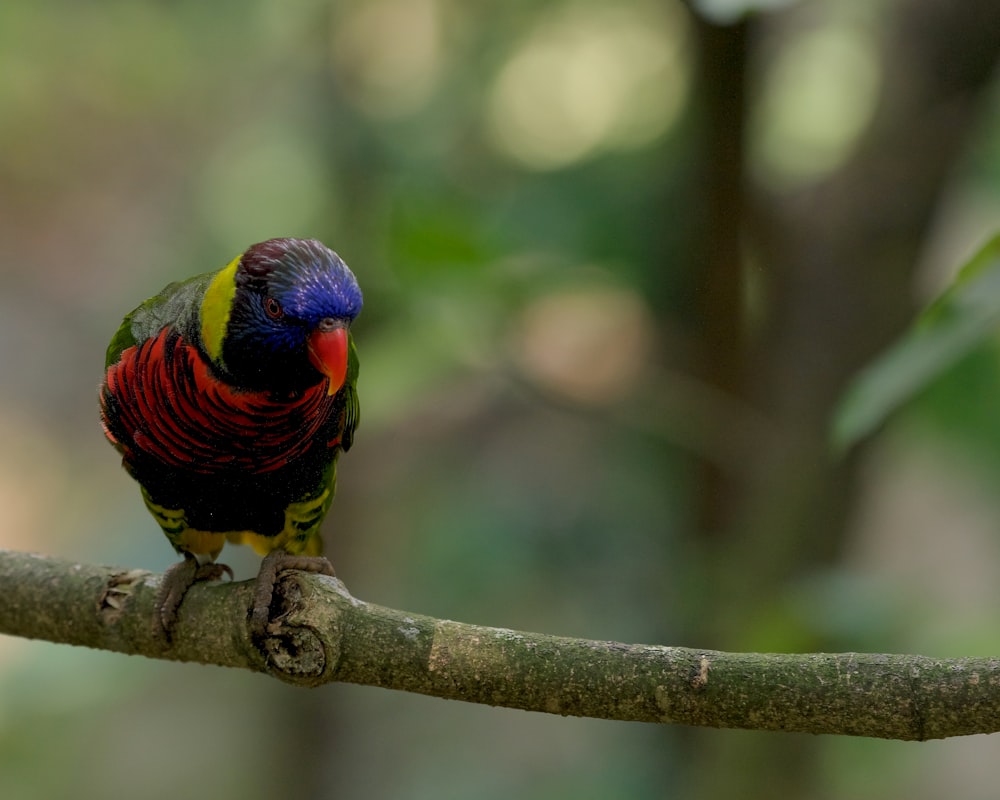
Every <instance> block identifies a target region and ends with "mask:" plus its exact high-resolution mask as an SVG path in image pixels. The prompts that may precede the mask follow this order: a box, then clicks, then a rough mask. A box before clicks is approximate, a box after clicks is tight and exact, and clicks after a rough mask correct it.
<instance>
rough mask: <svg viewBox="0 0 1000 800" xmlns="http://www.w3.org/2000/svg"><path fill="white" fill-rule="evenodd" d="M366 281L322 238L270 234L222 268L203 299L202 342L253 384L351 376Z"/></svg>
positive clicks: (242, 382)
mask: <svg viewBox="0 0 1000 800" xmlns="http://www.w3.org/2000/svg"><path fill="white" fill-rule="evenodd" d="M361 304H362V300H361V289H360V288H358V282H357V280H356V279H355V277H354V274H353V273H352V272H351V270H350V269H349V268H348V266H347V264H345V263H344V262H343V260H341V258H340V256H338V255H337V254H336V253H334V252H333V251H332V250H330V249H329V248H328V247H326V246H325V245H323V244H321V243H320V242H318V241H316V240H315V239H269V240H268V241H266V242H261V243H259V244H255V245H253V246H252V247H250V248H249V249H248V250H247V251H246V252H245V253H243V254H242V255H241V256H239V257H237V258H236V259H234V260H233V262H232V263H231V264H229V266H227V267H226V268H225V269H223V270H221V271H220V272H219V273H218V274H217V275H216V276H215V278H214V279H213V280H212V282H211V283H210V284H209V287H208V290H207V291H206V292H205V298H204V300H203V301H202V306H201V334H202V342H203V344H204V346H205V350H206V352H207V353H208V355H209V357H210V358H211V359H212V361H213V363H214V364H215V365H216V367H217V368H218V369H219V370H220V371H221V372H222V373H223V374H225V375H227V376H228V377H229V378H230V379H231V380H232V381H233V383H235V384H236V385H239V386H242V387H244V388H248V389H257V390H267V391H294V390H299V389H304V388H307V387H309V386H314V385H316V384H317V383H319V382H320V381H321V380H323V379H324V377H325V378H326V379H328V380H329V392H330V394H333V393H335V392H336V391H338V390H339V389H340V388H341V386H343V384H344V381H345V380H346V377H347V367H348V354H349V349H350V342H349V328H350V325H351V322H352V321H353V320H354V318H355V317H356V316H357V315H358V313H359V312H360V311H361Z"/></svg>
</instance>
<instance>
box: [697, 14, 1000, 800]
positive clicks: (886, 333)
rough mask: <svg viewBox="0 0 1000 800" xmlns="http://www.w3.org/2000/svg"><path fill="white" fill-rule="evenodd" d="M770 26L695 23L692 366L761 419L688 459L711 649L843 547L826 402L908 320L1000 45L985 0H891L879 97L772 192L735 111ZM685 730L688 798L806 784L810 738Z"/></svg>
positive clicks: (846, 465)
mask: <svg viewBox="0 0 1000 800" xmlns="http://www.w3.org/2000/svg"><path fill="white" fill-rule="evenodd" d="M787 13H791V14H794V13H795V10H794V9H792V10H791V11H789V12H787ZM774 22H780V19H779V18H778V17H762V18H760V19H758V20H756V21H755V22H754V23H752V24H751V25H750V26H749V27H748V25H747V23H741V24H739V25H736V26H734V27H731V28H718V27H713V26H711V25H709V24H707V23H701V24H699V25H698V27H697V33H698V37H699V45H700V58H701V70H702V74H701V80H700V82H699V86H698V92H699V95H698V96H699V100H700V102H701V104H702V107H703V110H704V123H705V125H706V128H705V130H706V132H705V134H703V135H704V137H705V139H706V140H707V143H706V144H705V145H704V148H703V152H702V158H704V159H705V164H704V166H703V169H702V170H701V174H702V176H703V179H704V180H707V181H710V182H711V184H710V185H709V186H706V187H703V189H702V191H703V192H704V193H705V198H706V199H705V207H704V209H703V211H702V213H703V217H704V220H705V224H704V225H703V227H702V230H701V234H702V236H703V237H704V241H703V242H702V246H701V247H700V252H699V253H697V254H696V255H697V256H698V257H699V259H700V263H699V261H696V262H695V263H694V265H693V268H694V269H695V270H696V271H697V272H696V280H697V281H699V282H701V281H702V276H704V281H705V282H706V286H707V287H708V288H707V289H706V291H705V292H704V293H703V294H702V295H701V298H702V301H703V302H702V303H701V305H700V306H699V308H698V313H699V314H700V317H701V322H700V335H701V341H702V347H701V350H700V355H701V357H702V358H703V360H704V363H703V364H702V367H701V369H700V370H699V372H700V375H701V376H702V377H703V378H704V379H706V380H707V381H709V382H710V383H712V384H713V385H715V386H717V387H718V388H721V389H723V390H725V391H727V392H730V393H732V394H734V395H736V396H737V397H738V398H739V399H741V400H743V401H745V402H747V403H748V404H751V405H753V406H755V407H756V408H758V409H760V410H761V411H762V412H764V413H765V414H766V415H767V416H768V417H769V418H770V419H771V420H772V421H773V422H774V423H775V424H774V425H773V435H772V436H769V437H768V438H767V439H766V440H763V441H761V442H760V448H759V451H758V452H755V453H754V454H753V458H752V462H753V463H751V464H748V465H747V466H748V469H746V470H744V471H742V472H741V473H740V474H738V475H736V474H733V473H726V474H723V473H721V472H719V471H718V469H717V468H716V467H714V466H706V467H705V468H704V469H703V472H702V475H703V484H702V497H703V505H702V509H703V511H702V519H701V521H702V537H703V546H704V563H705V564H706V569H705V573H704V574H705V586H704V593H703V598H702V599H703V602H702V603H701V604H700V605H699V607H698V610H697V613H696V614H693V615H692V617H693V618H692V621H691V628H692V630H693V631H694V634H695V635H696V637H697V641H698V642H699V643H702V644H704V645H705V646H709V647H711V646H714V645H720V644H721V643H722V642H725V646H727V647H729V648H733V649H767V647H768V642H767V641H764V640H762V639H761V638H760V637H757V638H755V639H754V638H752V637H749V636H748V632H749V631H754V630H755V626H754V620H756V619H759V618H760V616H761V614H763V613H766V610H767V609H773V607H774V604H775V601H776V599H777V598H779V597H780V595H781V593H782V592H783V591H784V590H785V589H786V587H787V583H788V581H789V579H791V578H792V577H794V576H797V575H798V576H802V575H808V574H809V572H810V571H812V570H814V569H822V568H823V566H824V565H825V564H829V563H831V562H832V561H833V560H835V559H836V558H837V556H838V555H839V553H840V550H841V548H842V545H843V543H844V540H845V533H846V531H845V523H846V520H847V518H848V513H849V511H850V509H851V503H852V500H853V497H852V488H853V485H854V473H855V467H856V465H857V458H853V459H848V460H846V461H841V462H836V461H834V460H833V459H832V458H831V456H830V453H829V448H828V425H829V420H830V415H831V413H832V410H833V407H834V405H835V403H836V402H837V399H838V398H839V397H840V395H841V393H842V391H843V389H844V388H845V385H846V384H847V382H848V381H849V380H850V378H851V377H852V376H853V375H855V374H856V373H857V371H858V370H859V369H860V368H861V367H862V366H863V365H864V364H865V363H867V362H868V361H869V360H870V359H871V358H872V357H873V356H874V355H875V354H876V353H878V352H879V351H880V350H881V349H883V348H884V347H885V346H886V345H887V344H888V343H889V342H890V341H891V340H892V339H893V337H895V336H896V335H897V334H898V333H899V332H900V331H901V330H902V329H903V327H904V326H905V325H906V324H907V323H908V321H909V320H910V319H912V316H913V313H914V311H915V308H914V306H913V271H914V268H915V265H916V263H917V261H918V257H919V254H920V252H921V248H922V246H923V245H924V243H925V237H926V233H927V231H928V227H929V223H930V222H931V220H932V218H933V215H934V212H935V210H936V206H937V203H938V200H939V198H940V197H941V195H942V191H943V189H944V188H945V186H946V183H947V181H948V178H949V176H950V174H951V173H952V171H953V169H954V167H955V165H956V163H957V161H958V160H959V159H960V158H961V156H962V154H963V152H964V149H965V147H966V145H967V143H968V140H969V138H970V135H971V134H973V133H974V131H975V122H976V117H977V114H978V113H979V112H980V111H981V108H982V105H983V102H982V97H981V95H980V92H979V90H981V89H982V88H983V87H984V86H985V85H986V84H987V82H988V80H989V78H990V77H991V75H992V72H993V69H994V66H995V63H996V61H997V57H998V54H1000V3H996V2H995V1H994V0H973V1H971V2H963V3H947V2H940V1H939V0H899V2H895V3H893V4H892V6H891V8H890V13H889V18H888V20H887V24H886V31H887V35H886V37H885V43H884V48H883V53H882V68H883V89H882V95H881V98H880V109H879V112H878V114H877V117H876V119H875V120H874V122H873V124H872V126H871V129H870V131H869V132H868V134H867V136H866V137H865V139H864V140H863V141H862V143H861V145H860V147H859V148H858V150H857V153H856V155H855V156H854V157H853V158H852V159H851V161H850V162H849V163H848V164H846V165H845V166H844V167H843V168H842V169H841V170H839V171H838V172H837V173H836V174H834V175H833V176H832V177H830V178H829V179H827V180H825V181H824V182H823V183H822V184H821V185H819V186H816V187H814V188H813V189H811V190H810V191H808V192H806V193H803V194H801V195H798V196H795V197H772V196H768V195H767V194H766V193H765V192H764V191H762V190H760V189H759V188H757V189H756V190H755V189H754V187H748V186H747V184H746V181H745V178H744V174H743V170H742V158H741V156H740V152H741V151H742V145H743V141H742V130H743V125H742V124H741V122H740V120H739V118H738V117H737V111H738V110H741V109H742V107H743V89H742V86H743V80H744V75H745V64H746V52H747V47H746V43H747V40H748V37H749V42H750V45H751V47H752V45H753V41H754V33H756V32H757V30H756V26H760V25H768V24H773V23H774ZM745 197H749V200H748V201H747V203H746V204H744V202H743V198H745ZM741 235H742V236H743V238H742V239H741ZM744 245H748V246H749V247H750V248H752V249H753V251H754V253H755V256H756V260H757V262H759V264H760V268H761V270H762V271H763V282H764V286H765V291H766V294H765V298H764V303H765V314H764V328H763V330H762V331H761V332H760V335H759V338H757V339H756V341H755V342H754V344H753V346H752V349H748V348H747V347H746V345H745V341H744V336H745V332H746V326H745V320H744V319H743V317H742V314H741V309H742V307H743V306H742V302H743V294H742V291H743V290H742V279H741V276H742V270H743V266H742V259H741V250H742V246H744ZM723 282H725V284H726V285H719V284H720V283H723ZM706 626H707V627H706ZM758 629H759V627H758ZM816 644H817V646H818V647H820V648H821V647H822V642H817V643H816ZM691 743H692V744H693V745H694V749H695V751H696V752H695V753H694V754H693V755H694V758H693V759H692V762H691V764H690V772H689V779H690V792H689V793H688V796H691V797H710V796H737V794H738V795H739V796H742V797H756V796H782V797H796V796H801V797H807V796H808V797H813V796H816V791H817V789H818V787H817V786H816V785H815V781H816V779H817V775H818V770H817V769H816V763H815V756H816V754H817V752H818V750H817V747H816V740H815V739H811V738H807V737H795V738H792V739H789V738H785V737H780V738H778V737H773V736H766V735H764V736H761V735H758V734H736V735H732V734H728V733H725V734H721V733H706V732H692V742H691ZM779 759H780V760H779ZM778 776H780V785H778V784H776V781H777V780H779V778H778Z"/></svg>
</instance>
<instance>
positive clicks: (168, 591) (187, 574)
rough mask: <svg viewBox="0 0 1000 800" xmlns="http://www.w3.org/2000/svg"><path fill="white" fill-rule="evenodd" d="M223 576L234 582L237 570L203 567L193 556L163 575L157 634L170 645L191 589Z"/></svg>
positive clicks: (155, 625)
mask: <svg viewBox="0 0 1000 800" xmlns="http://www.w3.org/2000/svg"><path fill="white" fill-rule="evenodd" d="M223 575H228V576H229V579H230V580H232V579H233V571H232V570H231V569H230V568H229V567H228V566H227V565H226V564H216V563H215V562H209V563H208V564H199V563H198V561H197V560H196V559H195V558H194V556H192V555H189V554H185V556H184V560H183V561H178V562H177V563H176V564H173V565H171V566H170V568H169V569H167V571H166V572H164V573H163V579H162V581H161V583H160V591H159V593H158V594H157V595H156V606H155V613H154V618H153V633H154V634H155V635H156V636H157V637H158V638H160V639H162V640H163V642H164V643H165V644H169V643H170V637H171V633H172V631H173V629H174V625H175V624H177V610H178V609H179V608H180V606H181V601H182V600H184V595H186V594H187V592H188V589H190V588H191V587H192V586H194V585H195V584H196V583H199V582H201V581H217V580H219V579H220V578H221V577H222V576H223Z"/></svg>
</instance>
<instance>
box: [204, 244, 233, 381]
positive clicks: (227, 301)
mask: <svg viewBox="0 0 1000 800" xmlns="http://www.w3.org/2000/svg"><path fill="white" fill-rule="evenodd" d="M241 258H243V255H242V254H240V255H238V256H236V258H234V259H233V260H232V261H230V262H229V266H227V267H225V268H224V269H221V270H219V273H218V274H217V275H216V276H215V277H214V278H213V279H212V282H211V283H210V284H209V285H208V289H206V290H205V299H204V300H202V301H201V341H202V343H203V344H204V345H205V350H206V351H207V352H208V355H209V357H210V358H211V359H212V361H215V362H217V363H219V362H221V361H222V340H223V339H224V338H225V336H226V327H227V326H228V325H229V313H230V312H231V311H232V309H233V298H234V297H235V296H236V267H238V266H239V263H240V259H241Z"/></svg>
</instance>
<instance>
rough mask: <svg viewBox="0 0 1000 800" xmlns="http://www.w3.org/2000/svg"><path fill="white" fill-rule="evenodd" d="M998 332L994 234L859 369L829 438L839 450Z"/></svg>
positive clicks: (999, 249) (998, 266)
mask: <svg viewBox="0 0 1000 800" xmlns="http://www.w3.org/2000/svg"><path fill="white" fill-rule="evenodd" d="M998 330H1000V235H998V236H996V237H994V238H993V239H991V240H990V241H989V242H988V243H987V244H986V245H985V246H984V247H983V248H982V249H981V250H980V251H979V252H978V253H976V255H975V256H973V257H972V259H970V260H969V261H968V262H967V263H966V264H965V265H964V266H963V267H962V269H961V270H960V271H959V272H958V274H957V275H956V277H955V280H954V281H953V283H952V284H951V286H950V287H948V289H947V290H946V291H945V292H944V293H943V294H942V295H941V296H940V297H939V298H938V299H937V300H935V301H934V302H933V303H932V304H931V305H930V306H929V307H928V308H927V310H926V311H924V313H923V314H921V315H920V317H919V318H918V319H917V320H916V322H915V323H914V325H913V326H912V327H911V328H910V330H909V331H908V332H907V333H905V334H904V335H903V336H902V338H901V339H900V340H899V341H898V342H896V344H894V345H893V346H892V347H890V348H889V349H888V350H887V351H886V352H885V353H883V354H882V355H881V356H879V357H878V358H877V359H876V360H875V361H874V362H873V363H872V364H871V365H869V366H868V367H866V368H865V369H864V370H862V371H861V372H860V373H859V374H858V376H857V378H855V380H854V381H853V383H852V384H851V385H850V386H849V387H848V389H847V391H846V392H845V394H844V397H843V398H842V399H841V402H840V404H839V407H838V409H837V411H836V412H835V414H834V419H833V429H832V440H833V445H834V448H835V449H836V450H837V451H838V452H844V451H846V450H847V449H849V448H850V447H852V446H853V445H855V444H857V443H858V442H859V441H860V440H862V439H863V438H865V437H866V436H868V435H869V434H871V433H872V432H874V431H875V430H876V429H877V428H878V427H879V426H880V425H882V424H883V423H884V422H885V420H886V419H887V418H888V417H889V415H890V414H891V413H892V412H893V411H895V410H896V409H898V408H899V407H900V406H901V405H903V404H904V403H905V402H907V401H908V400H909V399H910V398H912V397H913V396H914V395H915V394H917V393H918V392H920V391H921V390H923V389H924V388H925V387H927V386H928V384H930V383H931V382H933V381H934V380H935V379H937V378H938V377H939V376H940V375H941V374H942V373H943V372H945V371H946V370H948V369H949V368H950V367H952V366H953V365H954V364H955V363H956V362H957V361H958V360H959V359H961V358H962V357H963V356H964V355H966V354H967V353H968V352H969V351H970V350H971V349H972V348H973V347H974V346H975V345H976V344H978V343H979V342H982V341H983V340H984V339H986V338H987V337H990V336H993V335H995V334H996V333H997V331H998Z"/></svg>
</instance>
